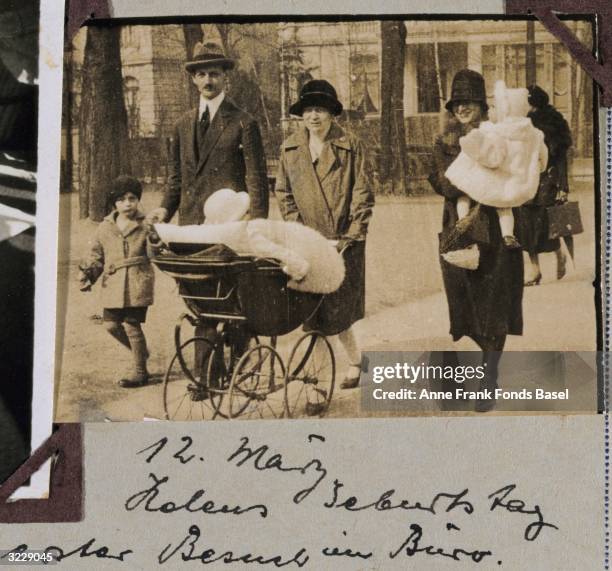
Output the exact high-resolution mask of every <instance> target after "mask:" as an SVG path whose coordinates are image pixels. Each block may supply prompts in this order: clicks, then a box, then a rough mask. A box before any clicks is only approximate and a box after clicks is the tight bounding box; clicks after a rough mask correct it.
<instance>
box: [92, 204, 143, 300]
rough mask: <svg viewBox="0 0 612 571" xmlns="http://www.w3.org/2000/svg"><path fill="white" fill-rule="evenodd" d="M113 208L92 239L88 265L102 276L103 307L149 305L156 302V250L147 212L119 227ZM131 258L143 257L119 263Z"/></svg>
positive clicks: (101, 293)
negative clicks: (127, 263) (151, 259)
mask: <svg viewBox="0 0 612 571" xmlns="http://www.w3.org/2000/svg"><path fill="white" fill-rule="evenodd" d="M116 218H117V212H116V211H115V212H111V213H110V214H109V215H108V216H107V217H106V218H104V220H103V221H102V222H101V223H100V225H99V226H98V228H97V230H96V234H95V236H94V239H93V241H92V245H91V252H90V257H89V260H88V266H89V268H91V270H90V271H91V272H92V273H93V275H94V277H97V276H100V275H101V276H102V277H101V278H100V282H101V283H100V301H101V302H102V307H107V308H119V307H145V306H149V305H151V304H152V303H153V287H154V278H155V276H154V273H153V268H152V267H151V263H150V262H149V259H148V258H149V256H150V255H151V254H152V252H151V248H150V246H148V242H147V231H146V229H145V228H144V226H143V219H144V215H143V214H142V213H138V215H137V217H136V219H135V220H132V221H130V223H129V224H128V225H127V226H126V227H125V228H124V229H123V231H121V230H119V227H118V226H117V224H116V222H115V220H116ZM128 258H130V259H134V258H142V261H141V263H136V264H134V265H130V266H127V267H117V269H116V270H115V266H119V265H121V264H123V263H125V261H126V260H127V259H128Z"/></svg>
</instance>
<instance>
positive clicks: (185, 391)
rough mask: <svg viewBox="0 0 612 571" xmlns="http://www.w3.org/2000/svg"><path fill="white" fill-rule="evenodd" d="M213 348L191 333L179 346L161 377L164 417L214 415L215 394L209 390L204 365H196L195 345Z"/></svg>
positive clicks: (198, 417)
mask: <svg viewBox="0 0 612 571" xmlns="http://www.w3.org/2000/svg"><path fill="white" fill-rule="evenodd" d="M198 344H201V345H200V347H202V350H203V351H210V352H211V353H212V351H213V348H214V346H213V344H212V342H211V341H209V340H208V339H206V338H204V337H192V338H191V339H188V340H187V341H185V342H184V343H182V344H181V345H180V346H179V349H178V350H177V351H176V353H175V354H174V356H173V357H172V360H171V361H170V365H169V366H168V370H167V371H166V376H165V377H164V389H163V401H164V415H165V418H166V420H204V419H208V418H214V417H215V416H216V411H217V406H218V405H217V406H214V404H217V403H215V399H216V398H217V395H216V394H215V395H213V396H212V397H211V394H210V393H209V391H208V387H207V385H206V377H205V375H204V374H203V373H204V371H203V369H204V367H203V366H202V365H200V366H199V367H198V366H196V364H195V363H196V357H195V354H196V345H198Z"/></svg>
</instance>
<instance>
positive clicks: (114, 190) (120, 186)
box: [108, 174, 142, 206]
mask: <svg viewBox="0 0 612 571" xmlns="http://www.w3.org/2000/svg"><path fill="white" fill-rule="evenodd" d="M128 192H131V193H132V194H135V195H136V196H137V197H138V200H140V198H141V197H142V184H140V181H139V180H138V179H137V178H134V177H133V176H128V175H125V174H122V175H120V176H118V177H117V178H116V179H115V180H114V181H113V182H112V183H111V185H110V188H109V190H108V202H109V205H110V206H114V204H115V202H117V200H119V199H120V198H121V197H122V196H125V195H126V194H127V193H128Z"/></svg>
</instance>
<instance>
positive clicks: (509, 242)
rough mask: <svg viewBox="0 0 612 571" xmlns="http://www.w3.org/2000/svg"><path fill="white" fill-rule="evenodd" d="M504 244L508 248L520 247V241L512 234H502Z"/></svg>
mask: <svg viewBox="0 0 612 571" xmlns="http://www.w3.org/2000/svg"><path fill="white" fill-rule="evenodd" d="M504 246H506V248H508V249H509V250H515V249H517V248H522V246H521V244H520V242H519V241H518V240H517V239H516V238H515V237H514V236H504Z"/></svg>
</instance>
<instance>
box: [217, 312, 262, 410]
mask: <svg viewBox="0 0 612 571" xmlns="http://www.w3.org/2000/svg"><path fill="white" fill-rule="evenodd" d="M258 344H259V340H258V339H257V337H256V336H252V335H250V334H248V333H247V332H246V330H245V329H244V327H240V326H233V327H228V324H227V323H222V324H221V327H220V328H218V329H217V338H216V339H215V343H214V349H213V351H211V353H210V356H209V357H208V365H207V370H206V379H207V380H208V391H209V396H210V400H211V404H212V406H213V408H214V409H215V412H216V414H217V415H219V416H221V417H223V418H228V416H229V414H228V410H227V408H228V407H227V406H222V403H223V402H225V403H226V404H227V398H226V397H227V394H228V391H229V388H230V384H231V380H232V376H233V374H234V370H235V369H236V366H237V364H238V362H239V360H240V358H241V357H242V355H243V354H244V353H245V351H247V350H248V349H249V348H250V347H253V346H256V345H258ZM224 398H225V401H224Z"/></svg>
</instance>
